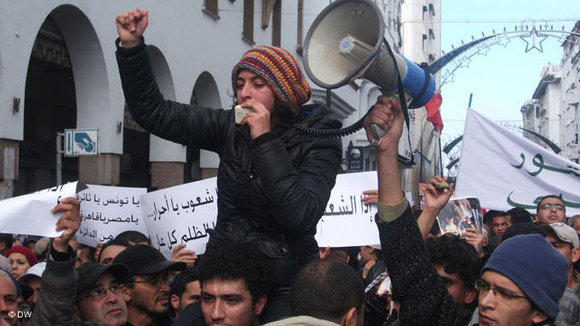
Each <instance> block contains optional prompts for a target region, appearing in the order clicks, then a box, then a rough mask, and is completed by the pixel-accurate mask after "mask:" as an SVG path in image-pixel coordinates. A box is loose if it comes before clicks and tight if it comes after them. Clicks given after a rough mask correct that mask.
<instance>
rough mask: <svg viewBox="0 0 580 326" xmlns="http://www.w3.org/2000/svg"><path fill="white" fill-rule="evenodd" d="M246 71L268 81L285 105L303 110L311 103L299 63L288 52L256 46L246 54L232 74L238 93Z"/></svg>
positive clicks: (270, 47) (307, 86)
mask: <svg viewBox="0 0 580 326" xmlns="http://www.w3.org/2000/svg"><path fill="white" fill-rule="evenodd" d="M242 69H247V70H249V71H251V72H253V73H255V74H257V75H259V76H260V77H262V78H264V79H265V80H266V81H268V83H270V85H271V86H272V88H273V89H274V93H275V94H276V98H277V99H278V100H280V101H281V102H283V103H287V104H291V105H293V106H295V107H300V106H301V105H302V104H304V103H306V102H307V101H308V99H310V86H309V85H308V82H307V81H306V79H305V78H304V75H303V74H302V70H301V69H300V66H299V65H298V62H297V61H296V60H295V59H294V57H292V55H291V54H290V53H289V52H288V51H286V50H284V49H281V48H278V47H273V46H256V47H253V48H252V49H251V50H249V51H248V52H246V53H244V55H243V56H242V59H240V62H238V64H237V65H235V66H234V69H233V71H232V83H233V87H234V90H235V89H236V79H237V77H238V74H239V72H240V70H242Z"/></svg>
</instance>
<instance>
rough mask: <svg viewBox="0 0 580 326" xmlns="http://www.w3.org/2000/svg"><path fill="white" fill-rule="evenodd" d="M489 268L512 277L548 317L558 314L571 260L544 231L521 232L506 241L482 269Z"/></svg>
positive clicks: (554, 316)
mask: <svg viewBox="0 0 580 326" xmlns="http://www.w3.org/2000/svg"><path fill="white" fill-rule="evenodd" d="M486 270H492V271H496V272H498V273H500V274H502V275H504V276H505V277H507V278H509V279H510V280H511V281H512V282H514V283H515V284H516V285H517V286H518V287H519V288H520V289H521V290H522V291H523V292H524V293H525V294H526V296H527V297H528V298H530V300H532V302H533V303H534V304H535V305H536V306H538V308H539V309H540V310H541V311H542V312H544V313H545V314H546V315H547V316H548V317H550V318H556V316H557V315H558V311H559V310H560V309H559V307H558V301H559V300H560V297H561V296H562V293H564V289H565V288H566V284H567V283H568V271H567V270H568V263H567V262H566V259H565V258H564V256H563V255H562V254H561V253H559V252H558V251H557V250H556V249H554V247H552V245H551V244H550V243H549V242H548V241H547V240H546V239H544V237H542V236H541V235H539V234H526V235H518V236H515V237H513V238H509V239H507V240H506V241H504V242H502V243H501V245H499V247H497V249H495V251H494V252H493V254H492V255H491V257H490V258H489V260H488V261H487V263H486V264H485V266H484V267H483V270H482V273H483V272H485V271H486Z"/></svg>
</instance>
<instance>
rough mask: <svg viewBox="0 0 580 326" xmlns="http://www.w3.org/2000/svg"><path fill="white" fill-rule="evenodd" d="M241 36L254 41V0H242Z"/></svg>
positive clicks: (251, 41)
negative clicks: (242, 24) (242, 21)
mask: <svg viewBox="0 0 580 326" xmlns="http://www.w3.org/2000/svg"><path fill="white" fill-rule="evenodd" d="M242 36H243V37H244V39H245V40H246V41H248V42H250V43H254V0H244V26H243V30H242Z"/></svg>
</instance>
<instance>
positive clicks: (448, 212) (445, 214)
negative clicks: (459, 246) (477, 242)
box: [437, 197, 483, 235]
mask: <svg viewBox="0 0 580 326" xmlns="http://www.w3.org/2000/svg"><path fill="white" fill-rule="evenodd" d="M482 221H483V214H482V212H481V206H480V205H479V200H478V199H477V198H474V197H463V198H451V199H450V200H449V202H447V204H446V205H445V206H444V207H443V209H441V212H440V213H439V216H437V222H438V223H439V228H440V230H441V234H445V233H454V234H458V235H461V234H463V232H465V230H467V229H470V228H474V229H477V230H478V231H479V232H480V233H481V228H482Z"/></svg>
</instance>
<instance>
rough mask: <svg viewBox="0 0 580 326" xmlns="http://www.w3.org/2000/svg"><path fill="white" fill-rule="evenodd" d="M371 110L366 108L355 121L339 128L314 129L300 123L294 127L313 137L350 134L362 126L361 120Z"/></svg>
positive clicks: (333, 136)
mask: <svg viewBox="0 0 580 326" xmlns="http://www.w3.org/2000/svg"><path fill="white" fill-rule="evenodd" d="M370 112H371V110H368V111H367V113H366V114H365V115H364V116H363V117H362V118H360V120H358V121H357V122H355V123H353V124H352V125H350V126H348V127H346V128H341V129H316V128H311V127H307V126H304V125H300V124H295V125H294V128H296V129H297V130H298V131H300V133H302V134H303V135H306V136H310V137H314V138H335V137H343V136H347V135H350V134H353V133H355V132H357V131H358V130H360V129H362V128H363V122H364V120H365V118H366V117H367V116H368V115H369V114H370Z"/></svg>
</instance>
